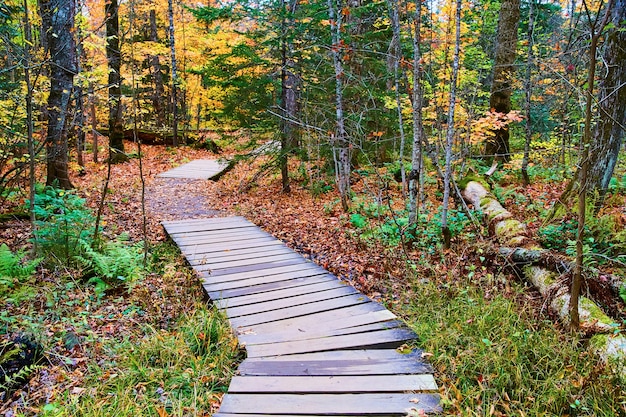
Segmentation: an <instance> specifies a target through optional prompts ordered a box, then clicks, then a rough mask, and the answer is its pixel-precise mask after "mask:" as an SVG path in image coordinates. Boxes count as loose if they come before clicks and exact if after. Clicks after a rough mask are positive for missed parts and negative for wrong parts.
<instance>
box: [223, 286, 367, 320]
mask: <svg viewBox="0 0 626 417" xmlns="http://www.w3.org/2000/svg"><path fill="white" fill-rule="evenodd" d="M365 303H372V304H377V303H374V302H372V301H371V300H369V299H368V298H367V297H365V296H364V295H359V294H356V295H347V296H344V297H339V298H332V299H330V300H322V301H317V302H314V303H309V304H303V305H301V306H296V307H288V308H283V309H281V310H278V311H277V310H273V311H267V312H264V313H259V314H252V315H249V316H241V317H234V318H232V319H230V322H231V324H232V325H233V327H243V326H252V325H256V324H261V323H269V322H273V321H277V320H285V319H290V318H293V317H300V316H306V315H308V314H313V313H321V312H322V311H328V310H336V309H338V308H345V307H349V306H352V305H357V304H365Z"/></svg>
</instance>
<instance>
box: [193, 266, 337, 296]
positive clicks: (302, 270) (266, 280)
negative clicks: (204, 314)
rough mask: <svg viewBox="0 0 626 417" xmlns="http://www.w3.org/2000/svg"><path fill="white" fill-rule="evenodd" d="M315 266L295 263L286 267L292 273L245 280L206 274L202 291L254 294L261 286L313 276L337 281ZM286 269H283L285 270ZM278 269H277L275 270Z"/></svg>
mask: <svg viewBox="0 0 626 417" xmlns="http://www.w3.org/2000/svg"><path fill="white" fill-rule="evenodd" d="M312 266H317V265H314V264H301V263H296V264H294V265H288V267H289V268H292V269H294V270H293V271H287V272H283V273H276V274H269V275H265V276H260V277H258V278H256V277H255V278H246V275H245V274H241V275H240V274H223V275H219V276H210V275H209V274H208V273H206V272H205V274H206V280H205V282H204V284H203V286H204V289H205V290H206V291H207V292H209V293H211V292H224V291H229V290H230V291H233V292H235V291H241V294H254V293H256V292H263V287H262V286H263V285H268V286H270V288H272V286H274V285H276V286H280V285H282V284H281V283H282V282H283V281H285V285H286V284H287V282H286V281H292V280H296V279H308V278H310V279H313V277H315V276H322V275H327V276H328V277H329V278H328V279H331V278H332V279H337V278H336V277H335V276H334V275H331V274H328V273H326V272H324V270H321V269H318V268H315V267H312ZM285 268H287V267H283V268H282V269H285ZM276 269H278V268H276ZM270 271H271V270H270Z"/></svg>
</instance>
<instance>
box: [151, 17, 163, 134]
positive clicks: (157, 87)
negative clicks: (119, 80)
mask: <svg viewBox="0 0 626 417" xmlns="http://www.w3.org/2000/svg"><path fill="white" fill-rule="evenodd" d="M150 41H152V42H154V43H157V42H159V36H158V32H157V23H156V11H155V10H154V9H152V10H150ZM148 61H149V62H150V69H151V72H152V83H153V85H154V91H153V92H152V106H153V108H154V112H155V113H156V117H157V126H158V127H163V126H165V106H163V101H164V98H165V89H164V87H163V75H162V74H161V63H160V62H159V56H158V55H156V54H155V55H150V56H149V57H148Z"/></svg>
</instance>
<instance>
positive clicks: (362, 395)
mask: <svg viewBox="0 0 626 417" xmlns="http://www.w3.org/2000/svg"><path fill="white" fill-rule="evenodd" d="M163 226H164V228H165V230H166V231H167V233H168V234H169V236H170V237H171V238H172V239H173V240H174V242H175V243H176V244H177V245H178V246H179V247H180V249H181V251H182V253H183V255H184V256H185V257H186V259H187V260H188V261H189V263H190V264H191V265H192V267H193V268H194V270H195V271H196V272H197V274H198V275H199V276H200V278H201V279H202V280H203V285H204V288H205V290H206V292H207V294H208V295H209V297H210V298H211V300H212V301H213V302H214V303H215V304H216V305H217V307H218V308H219V309H220V310H222V311H224V312H225V314H226V315H227V316H228V318H229V320H230V323H231V325H232V327H233V329H234V330H235V332H236V334H237V337H238V340H239V343H240V344H241V345H242V346H244V347H245V349H246V352H247V359H245V360H244V361H243V362H242V363H241V365H240V366H239V369H238V375H237V376H235V377H234V378H233V379H232V381H231V384H230V386H229V388H228V393H227V394H226V395H225V396H224V398H223V401H222V405H221V407H220V410H219V412H218V414H216V415H215V416H216V417H236V416H242V417H243V416H246V417H258V416H268V415H282V416H324V415H334V416H338V415H344V416H357V415H358V416H366V415H377V416H400V415H407V414H411V415H420V412H421V411H425V412H434V411H438V410H439V397H438V395H437V394H436V392H437V385H436V383H435V381H434V378H433V376H432V370H431V368H430V366H429V365H428V364H426V363H424V362H422V359H421V353H420V352H419V351H413V352H411V353H409V354H404V353H400V352H398V351H397V350H396V348H397V347H399V346H401V345H403V344H405V343H406V342H410V341H412V340H414V339H415V338H416V335H415V334H414V333H413V332H412V331H411V330H409V329H408V328H406V326H404V325H403V323H401V322H400V321H399V320H397V318H396V317H395V316H394V315H393V314H392V313H391V312H389V311H388V310H386V309H385V308H384V307H383V306H381V305H380V304H378V303H376V302H374V301H372V300H370V299H369V298H367V297H366V296H365V295H363V294H361V293H359V292H358V291H356V290H355V289H354V288H352V287H350V286H348V285H346V284H345V283H343V282H342V281H340V280H339V279H337V277H335V276H333V275H332V274H330V273H328V272H327V271H325V270H324V269H322V268H321V267H319V266H317V265H316V264H314V263H312V262H310V261H308V260H306V259H305V258H303V257H302V256H301V255H299V254H297V253H295V252H294V251H293V250H291V249H289V248H288V247H287V246H285V245H284V244H283V243H282V242H281V241H279V240H277V239H275V238H274V237H272V236H271V235H270V234H268V233H266V232H264V231H262V230H261V229H259V228H258V227H257V226H255V225H254V224H252V223H250V222H248V221H247V220H245V219H244V218H242V217H214V218H203V219H185V220H174V221H165V222H163Z"/></svg>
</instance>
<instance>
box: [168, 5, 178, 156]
mask: <svg viewBox="0 0 626 417" xmlns="http://www.w3.org/2000/svg"><path fill="white" fill-rule="evenodd" d="M167 12H168V16H169V20H170V26H169V37H170V55H171V59H172V62H171V73H172V119H173V120H172V131H173V133H174V137H173V145H174V146H178V94H177V90H178V74H177V72H176V65H177V64H176V40H175V38H174V6H173V4H172V0H168V1H167Z"/></svg>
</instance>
